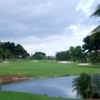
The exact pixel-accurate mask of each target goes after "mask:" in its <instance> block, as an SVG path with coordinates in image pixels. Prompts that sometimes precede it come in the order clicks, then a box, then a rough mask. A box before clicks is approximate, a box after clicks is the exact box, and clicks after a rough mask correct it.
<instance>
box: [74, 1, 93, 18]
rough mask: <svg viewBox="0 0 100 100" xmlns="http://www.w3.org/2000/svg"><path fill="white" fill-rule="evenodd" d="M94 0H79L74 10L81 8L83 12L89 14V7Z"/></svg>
mask: <svg viewBox="0 0 100 100" xmlns="http://www.w3.org/2000/svg"><path fill="white" fill-rule="evenodd" d="M94 1H95V0H88V1H87V0H81V1H80V2H79V3H78V6H77V7H76V10H80V9H81V10H82V11H83V12H84V13H86V15H87V16H90V14H91V9H90V7H91V6H92V5H93V3H94Z"/></svg>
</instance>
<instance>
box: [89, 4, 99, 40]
mask: <svg viewBox="0 0 100 100" xmlns="http://www.w3.org/2000/svg"><path fill="white" fill-rule="evenodd" d="M93 16H95V17H100V4H99V5H98V6H97V8H96V11H95V12H94V13H93V14H92V15H91V16H90V17H93ZM91 34H92V35H91V41H94V40H100V25H99V26H97V27H96V28H95V29H93V30H92V31H91Z"/></svg>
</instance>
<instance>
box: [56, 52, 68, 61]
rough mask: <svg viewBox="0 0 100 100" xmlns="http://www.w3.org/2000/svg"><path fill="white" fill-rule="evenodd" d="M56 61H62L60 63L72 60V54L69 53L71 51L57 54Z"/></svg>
mask: <svg viewBox="0 0 100 100" xmlns="http://www.w3.org/2000/svg"><path fill="white" fill-rule="evenodd" d="M56 60H60V61H67V60H70V53H69V51H61V52H57V54H56Z"/></svg>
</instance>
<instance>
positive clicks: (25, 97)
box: [0, 91, 75, 100]
mask: <svg viewBox="0 0 100 100" xmlns="http://www.w3.org/2000/svg"><path fill="white" fill-rule="evenodd" d="M0 100H75V99H64V98H55V97H49V96H44V95H38V94H31V93H20V92H10V91H0Z"/></svg>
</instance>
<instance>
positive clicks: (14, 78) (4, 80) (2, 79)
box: [0, 75, 29, 85]
mask: <svg viewBox="0 0 100 100" xmlns="http://www.w3.org/2000/svg"><path fill="white" fill-rule="evenodd" d="M27 79H29V77H27V76H22V75H8V76H7V75H6V76H0V85H2V84H8V83H13V82H19V81H23V80H27Z"/></svg>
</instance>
